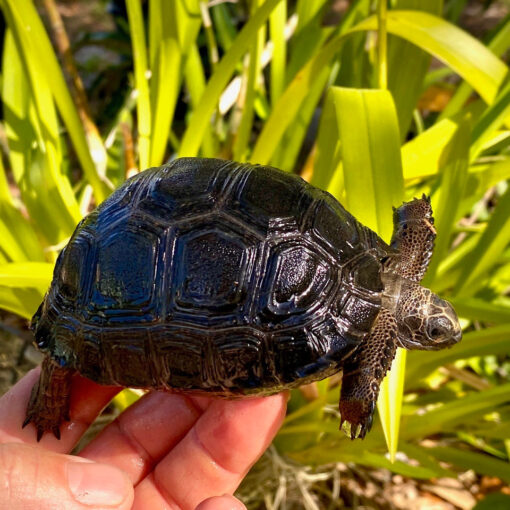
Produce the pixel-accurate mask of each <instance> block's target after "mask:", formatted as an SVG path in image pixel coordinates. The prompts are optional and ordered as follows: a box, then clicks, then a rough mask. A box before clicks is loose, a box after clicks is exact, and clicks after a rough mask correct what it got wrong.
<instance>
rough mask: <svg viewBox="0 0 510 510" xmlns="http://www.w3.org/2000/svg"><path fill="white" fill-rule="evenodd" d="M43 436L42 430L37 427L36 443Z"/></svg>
mask: <svg viewBox="0 0 510 510" xmlns="http://www.w3.org/2000/svg"><path fill="white" fill-rule="evenodd" d="M43 434H44V429H42V428H39V427H37V442H39V441H40V440H41V439H42V437H43Z"/></svg>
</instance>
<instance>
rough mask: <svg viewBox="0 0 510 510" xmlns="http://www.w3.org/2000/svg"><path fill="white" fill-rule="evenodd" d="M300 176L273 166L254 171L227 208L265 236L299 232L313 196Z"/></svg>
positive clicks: (238, 188) (237, 189)
mask: <svg viewBox="0 0 510 510" xmlns="http://www.w3.org/2000/svg"><path fill="white" fill-rule="evenodd" d="M308 188H309V187H308V186H307V184H306V183H305V181H303V180H302V179H301V178H300V177H297V176H296V175H292V174H287V173H285V172H282V171H281V170H277V169H275V168H270V167H264V166H260V167H255V168H252V169H251V170H250V171H249V172H248V173H247V174H246V177H243V178H242V179H241V180H240V181H239V183H238V185H237V187H236V189H235V191H234V194H233V195H232V196H231V197H229V198H228V200H227V202H226V204H225V209H226V211H227V212H228V213H229V214H231V215H233V216H235V217H240V218H242V219H243V220H244V221H245V222H246V223H247V225H251V226H253V228H254V229H255V230H256V231H257V232H259V233H260V234H262V235H263V236H266V235H268V234H269V233H270V232H272V231H274V230H278V231H281V230H282V228H283V229H285V228H289V227H294V228H295V229H297V228H298V227H299V225H300V223H301V218H302V217H303V215H304V214H305V212H306V210H307V207H308V205H309V204H311V203H312V201H313V197H312V196H311V195H310V193H309V191H308Z"/></svg>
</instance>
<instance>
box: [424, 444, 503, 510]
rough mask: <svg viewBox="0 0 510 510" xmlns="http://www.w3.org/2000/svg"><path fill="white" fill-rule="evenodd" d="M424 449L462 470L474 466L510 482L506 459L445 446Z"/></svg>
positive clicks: (485, 473) (488, 474)
mask: <svg viewBox="0 0 510 510" xmlns="http://www.w3.org/2000/svg"><path fill="white" fill-rule="evenodd" d="M424 450H425V451H427V452H429V453H430V454H432V455H434V456H435V457H436V458H437V459H439V460H440V461H442V462H448V463H451V464H454V465H456V466H458V467H459V468H461V469H462V470H468V469H472V468H473V466H476V472H477V473H481V474H484V475H487V476H495V477H497V478H499V479H501V480H504V481H506V482H507V483H510V464H509V463H508V462H507V461H503V460H499V459H495V458H494V457H490V456H488V455H485V454H482V453H476V452H470V451H468V450H465V449H464V450H460V449H459V448H452V447H446V446H436V447H432V448H424ZM507 504H508V503H507ZM492 508H493V507H492ZM502 508H503V507H502Z"/></svg>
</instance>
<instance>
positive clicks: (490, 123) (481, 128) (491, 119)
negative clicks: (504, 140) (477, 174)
mask: <svg viewBox="0 0 510 510" xmlns="http://www.w3.org/2000/svg"><path fill="white" fill-rule="evenodd" d="M509 115H510V84H508V85H506V86H505V87H504V88H503V90H502V91H501V93H500V94H498V96H497V97H496V99H495V100H494V102H493V103H492V104H491V105H490V106H489V108H487V110H485V112H484V113H483V115H482V116H481V118H480V119H479V120H478V122H477V123H476V124H475V126H474V128H473V136H472V143H471V160H472V161H474V160H475V159H476V157H477V156H478V155H479V154H480V152H481V151H482V148H483V146H484V145H485V143H486V142H487V141H488V140H489V139H490V137H491V136H492V135H493V134H494V132H495V131H496V130H497V129H498V128H499V127H500V126H501V125H502V124H503V122H505V119H507V118H508V117H509Z"/></svg>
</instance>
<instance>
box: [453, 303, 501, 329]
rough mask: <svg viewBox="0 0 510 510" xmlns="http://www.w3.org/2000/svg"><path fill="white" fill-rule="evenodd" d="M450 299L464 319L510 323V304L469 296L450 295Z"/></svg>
mask: <svg viewBox="0 0 510 510" xmlns="http://www.w3.org/2000/svg"><path fill="white" fill-rule="evenodd" d="M448 301H450V303H451V304H452V305H453V308H454V309H455V311H456V312H457V314H458V315H459V317H462V318H464V319H470V320H478V321H485V322H493V323H496V324H498V323H505V322H508V323H510V306H503V305H500V304H498V303H494V302H492V301H485V300H482V299H477V298H472V297H467V298H462V297H449V298H448Z"/></svg>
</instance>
